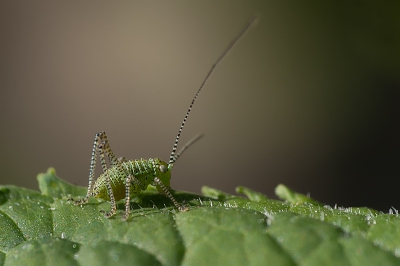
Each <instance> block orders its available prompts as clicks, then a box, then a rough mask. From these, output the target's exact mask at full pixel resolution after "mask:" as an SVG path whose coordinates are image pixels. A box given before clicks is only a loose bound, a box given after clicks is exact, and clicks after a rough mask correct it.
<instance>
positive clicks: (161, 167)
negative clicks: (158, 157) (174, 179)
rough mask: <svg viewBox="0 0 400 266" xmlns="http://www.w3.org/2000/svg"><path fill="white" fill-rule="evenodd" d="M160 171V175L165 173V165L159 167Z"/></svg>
mask: <svg viewBox="0 0 400 266" xmlns="http://www.w3.org/2000/svg"><path fill="white" fill-rule="evenodd" d="M160 171H161V172H162V173H165V172H167V167H165V165H160Z"/></svg>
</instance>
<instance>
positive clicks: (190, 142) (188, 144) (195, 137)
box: [169, 134, 204, 164]
mask: <svg viewBox="0 0 400 266" xmlns="http://www.w3.org/2000/svg"><path fill="white" fill-rule="evenodd" d="M202 137H204V134H199V135H196V136H194V137H193V138H192V139H191V140H189V141H188V142H187V143H186V144H185V145H183V147H182V148H181V149H180V150H179V151H178V152H177V153H176V154H175V156H174V158H173V159H172V162H171V161H169V164H171V163H175V162H176V161H177V160H178V158H179V157H180V156H181V155H182V153H183V152H184V151H186V149H187V148H189V147H190V146H191V145H192V144H193V143H195V142H196V141H198V140H199V139H201V138H202Z"/></svg>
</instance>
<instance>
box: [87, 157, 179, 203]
mask: <svg viewBox="0 0 400 266" xmlns="http://www.w3.org/2000/svg"><path fill="white" fill-rule="evenodd" d="M121 165H122V169H123V173H122V174H121V173H119V171H118V167H115V166H113V167H110V168H108V169H107V170H106V171H105V172H104V173H103V174H101V175H100V176H99V178H98V179H97V180H96V182H95V183H94V186H93V191H92V196H93V197H96V198H101V199H104V200H108V201H109V200H110V196H109V195H108V192H107V185H106V178H107V177H108V178H109V179H110V183H111V187H112V191H113V194H114V197H115V200H120V199H124V198H125V196H126V191H125V183H126V178H127V177H128V176H129V175H130V176H131V177H132V180H131V186H130V196H135V195H137V194H139V193H140V192H141V191H142V190H146V189H147V186H148V185H150V184H153V185H155V184H154V183H153V181H154V178H155V177H158V178H159V179H160V180H161V181H162V182H163V184H164V185H165V186H166V187H167V188H169V187H170V179H171V168H172V167H168V164H167V163H165V162H163V161H161V160H160V159H158V158H150V159H148V160H145V159H140V160H130V161H126V162H122V163H121ZM162 165H163V166H164V167H165V169H167V170H166V171H165V172H162V171H161V170H160V166H162ZM157 189H158V190H159V191H160V192H161V191H162V190H161V188H160V187H159V186H157Z"/></svg>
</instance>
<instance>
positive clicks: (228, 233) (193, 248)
mask: <svg viewBox="0 0 400 266" xmlns="http://www.w3.org/2000/svg"><path fill="white" fill-rule="evenodd" d="M38 181H39V188H40V191H41V192H37V191H32V190H28V189H24V188H20V187H15V186H0V265H40V266H43V265H113V266H114V265H400V258H399V256H400V252H399V250H400V218H399V217H398V215H397V211H395V212H394V213H390V214H384V213H380V212H377V211H375V210H372V209H368V208H337V207H334V208H332V207H330V206H324V205H323V204H321V203H318V202H317V201H315V200H314V199H311V198H309V197H307V196H305V195H302V194H299V193H296V192H294V191H292V190H290V189H289V188H287V187H285V186H283V185H279V186H278V187H277V194H278V195H279V197H280V198H281V199H283V200H284V201H280V200H272V199H268V198H267V197H266V196H264V195H262V194H261V193H258V192H255V191H252V190H251V189H248V188H245V187H238V188H237V190H236V191H237V192H238V193H240V194H244V195H246V197H240V196H234V195H230V194H227V193H225V192H222V191H219V190H216V189H212V188H208V187H204V188H203V190H202V191H203V194H204V195H203V196H200V195H196V194H190V193H185V192H179V191H173V192H172V193H173V195H174V197H176V199H177V200H178V201H179V202H184V203H185V205H186V206H188V207H189V210H188V211H186V212H179V211H178V210H176V209H175V208H174V207H173V204H172V203H171V202H170V201H169V200H168V199H167V198H165V197H164V196H162V195H159V194H158V193H157V191H156V189H154V187H149V189H148V190H146V191H144V192H143V193H141V194H140V195H138V196H137V197H135V198H133V199H132V201H131V210H132V212H131V218H130V219H129V220H128V221H123V220H122V219H121V217H122V214H123V213H124V207H125V205H124V202H123V200H122V201H120V202H118V205H117V206H118V214H117V215H116V216H114V217H112V218H110V219H107V218H105V217H104V215H103V214H102V213H101V211H108V210H109V208H110V204H109V202H106V201H102V200H97V199H90V201H89V203H88V204H85V205H82V206H75V205H74V204H73V202H72V201H70V200H69V199H70V198H74V199H76V198H79V197H82V196H84V195H85V194H86V189H85V188H82V187H77V186H74V185H71V184H69V183H67V182H65V181H63V180H60V179H59V178H58V177H57V176H56V174H55V170H54V169H52V168H50V169H49V170H48V172H47V173H44V174H39V175H38Z"/></svg>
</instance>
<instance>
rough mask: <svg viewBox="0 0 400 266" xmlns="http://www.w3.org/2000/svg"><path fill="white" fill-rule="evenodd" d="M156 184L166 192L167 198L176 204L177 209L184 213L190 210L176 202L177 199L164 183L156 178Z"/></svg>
mask: <svg viewBox="0 0 400 266" xmlns="http://www.w3.org/2000/svg"><path fill="white" fill-rule="evenodd" d="M154 183H156V185H157V186H159V187H160V188H161V189H162V191H163V192H164V195H165V196H167V197H168V198H169V199H170V200H171V201H172V203H174V205H175V207H176V208H178V210H180V211H182V212H184V211H187V210H188V208H187V207H186V206H184V205H179V203H178V202H177V201H176V199H175V198H174V197H173V196H172V194H171V192H170V191H169V189H168V188H167V187H166V186H164V184H163V182H162V181H161V180H160V179H159V178H158V177H155V178H154Z"/></svg>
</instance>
